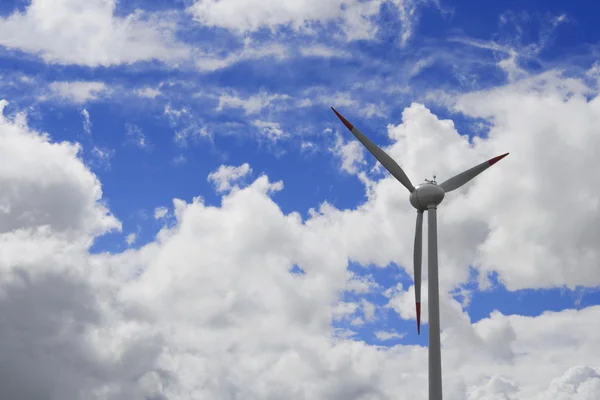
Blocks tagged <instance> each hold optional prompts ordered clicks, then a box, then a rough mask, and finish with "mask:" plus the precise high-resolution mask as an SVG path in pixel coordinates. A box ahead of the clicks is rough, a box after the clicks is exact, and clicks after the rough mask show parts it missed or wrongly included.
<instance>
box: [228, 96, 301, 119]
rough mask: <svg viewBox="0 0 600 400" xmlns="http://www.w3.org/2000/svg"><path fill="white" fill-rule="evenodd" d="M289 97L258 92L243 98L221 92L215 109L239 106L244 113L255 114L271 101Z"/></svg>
mask: <svg viewBox="0 0 600 400" xmlns="http://www.w3.org/2000/svg"><path fill="white" fill-rule="evenodd" d="M289 97H290V96H288V95H282V94H268V93H259V94H256V95H254V96H249V97H248V98H246V99H243V98H241V97H239V96H237V95H235V94H229V93H223V94H221V95H220V96H219V105H218V106H217V111H222V110H223V109H224V108H241V109H243V110H244V111H245V112H246V115H250V114H256V113H257V112H259V111H261V110H262V109H264V108H266V107H269V106H271V105H273V103H276V102H278V101H281V100H287V99H289Z"/></svg>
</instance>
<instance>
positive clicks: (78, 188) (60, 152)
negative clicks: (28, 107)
mask: <svg viewBox="0 0 600 400" xmlns="http://www.w3.org/2000/svg"><path fill="white" fill-rule="evenodd" d="M7 104H8V103H7V102H6V101H4V100H3V101H0V112H1V110H2V109H4V107H5V106H6V105H7ZM0 135H1V136H2V140H0V153H1V157H0V158H2V160H3V164H4V167H3V168H2V169H1V170H0V185H1V186H2V187H3V188H4V190H3V191H2V193H1V194H0V204H1V206H2V209H3V211H4V212H2V213H0V232H11V231H13V230H15V229H26V228H27V229H38V228H41V227H48V228H49V229H50V230H51V231H53V232H57V233H63V234H66V235H68V236H69V237H78V236H80V235H84V236H88V235H90V234H99V233H104V232H108V231H110V230H113V229H120V223H119V221H118V220H117V219H116V218H115V217H113V216H112V215H111V214H110V213H109V211H108V209H107V208H106V207H104V206H103V205H102V204H101V202H100V200H101V198H102V189H101V185H100V182H99V181H98V179H97V177H96V176H95V175H94V174H93V173H91V172H90V171H89V169H87V168H86V167H85V165H84V164H83V162H82V161H81V159H80V158H79V156H80V147H79V145H77V144H72V143H68V142H62V143H54V142H52V141H51V140H50V138H49V136H48V135H47V134H43V133H38V132H35V131H33V130H32V129H30V128H28V127H27V125H26V121H25V119H24V117H21V118H16V119H10V118H7V117H6V116H1V115H0ZM67 194H68V195H67Z"/></svg>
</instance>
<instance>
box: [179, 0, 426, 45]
mask: <svg viewBox="0 0 600 400" xmlns="http://www.w3.org/2000/svg"><path fill="white" fill-rule="evenodd" d="M383 3H386V2H385V1H381V0H373V1H366V2H365V1H359V0H349V1H344V0H326V1H318V0H294V1H292V2H287V3H281V2H277V1H275V0H268V1H263V0H250V1H241V0H221V1H216V0H197V1H196V2H195V3H194V4H193V5H192V6H190V7H189V8H188V12H190V13H191V14H192V15H193V16H194V18H195V19H196V20H197V21H198V22H200V23H201V24H203V25H207V26H216V27H221V28H226V29H229V30H231V31H235V32H238V33H248V32H254V31H257V30H259V29H262V28H267V29H271V30H276V29H277V28H279V27H281V26H291V27H292V28H294V29H296V30H302V31H303V32H304V33H310V32H311V30H312V29H313V28H315V27H316V26H317V25H321V26H324V25H325V24H327V23H329V22H333V21H335V22H341V24H340V26H341V29H342V31H343V33H344V35H345V37H346V38H347V39H348V40H358V39H370V38H373V36H374V35H375V33H376V31H377V27H376V26H375V24H373V23H372V21H371V19H372V18H373V17H374V16H376V15H377V14H378V13H379V11H380V8H381V6H382V4H383ZM389 3H390V4H393V5H394V6H395V7H397V8H398V10H399V16H400V21H401V22H402V25H403V27H402V34H401V41H402V42H406V41H407V40H408V38H409V37H410V35H411V32H412V30H413V25H414V23H415V19H416V17H417V15H416V9H417V5H418V4H419V3H418V2H415V1H398V0H394V1H390V2H389Z"/></svg>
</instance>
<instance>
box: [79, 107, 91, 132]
mask: <svg viewBox="0 0 600 400" xmlns="http://www.w3.org/2000/svg"><path fill="white" fill-rule="evenodd" d="M81 116H82V117H83V130H84V132H85V133H87V134H88V135H91V134H92V120H91V119H90V113H89V112H88V110H86V109H85V108H84V109H83V110H81Z"/></svg>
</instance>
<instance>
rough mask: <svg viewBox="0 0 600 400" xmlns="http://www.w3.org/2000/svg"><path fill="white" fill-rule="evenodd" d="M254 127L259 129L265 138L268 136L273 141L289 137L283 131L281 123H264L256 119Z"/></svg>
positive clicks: (253, 122)
mask: <svg viewBox="0 0 600 400" xmlns="http://www.w3.org/2000/svg"><path fill="white" fill-rule="evenodd" d="M252 125H254V126H255V127H257V128H258V129H259V131H260V132H261V134H262V135H263V136H266V137H267V138H268V139H269V140H272V141H275V140H279V139H282V138H284V137H286V136H287V135H286V134H285V133H284V132H283V130H282V129H281V125H280V124H279V122H272V121H262V120H259V119H256V120H254V121H252Z"/></svg>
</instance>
